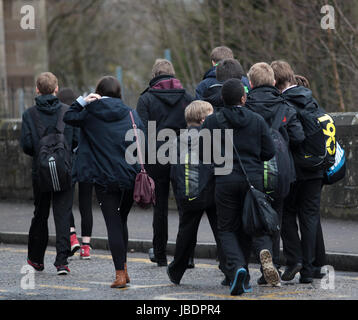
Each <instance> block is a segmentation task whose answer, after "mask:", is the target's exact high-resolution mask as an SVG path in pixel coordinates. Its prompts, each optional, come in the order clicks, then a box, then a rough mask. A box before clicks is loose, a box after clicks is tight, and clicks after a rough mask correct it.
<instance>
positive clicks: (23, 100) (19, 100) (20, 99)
mask: <svg viewBox="0 0 358 320" xmlns="http://www.w3.org/2000/svg"><path fill="white" fill-rule="evenodd" d="M35 96H36V93H35V91H34V88H29V87H27V88H26V87H23V88H14V87H9V88H8V90H7V106H8V108H7V109H8V112H7V114H5V117H6V118H12V119H17V118H21V117H22V114H23V113H24V111H25V110H26V109H27V108H29V107H31V106H33V105H34V99H35Z"/></svg>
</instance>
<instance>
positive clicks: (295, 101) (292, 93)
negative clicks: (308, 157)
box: [282, 86, 324, 180]
mask: <svg viewBox="0 0 358 320" xmlns="http://www.w3.org/2000/svg"><path fill="white" fill-rule="evenodd" d="M282 96H283V98H284V99H285V101H287V102H288V103H289V104H291V105H292V106H293V107H294V108H295V109H296V110H297V111H298V112H299V110H300V109H307V108H312V109H320V110H321V111H323V109H322V108H321V107H320V106H319V105H318V102H317V101H316V99H314V98H313V96H312V91H311V90H310V89H308V88H305V87H302V86H296V87H292V88H290V89H288V90H286V91H284V92H283V93H282ZM323 112H324V111H323ZM295 167H296V173H297V180H311V179H323V170H318V171H315V172H312V171H307V170H305V169H303V168H300V167H298V166H297V165H295Z"/></svg>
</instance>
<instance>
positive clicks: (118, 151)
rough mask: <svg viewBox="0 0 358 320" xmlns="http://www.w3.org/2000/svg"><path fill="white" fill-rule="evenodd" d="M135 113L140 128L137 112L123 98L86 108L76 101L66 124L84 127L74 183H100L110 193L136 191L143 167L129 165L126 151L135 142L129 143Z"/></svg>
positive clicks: (98, 101)
mask: <svg viewBox="0 0 358 320" xmlns="http://www.w3.org/2000/svg"><path fill="white" fill-rule="evenodd" d="M130 111H132V113H133V116H134V119H135V123H136V125H137V127H138V129H140V130H143V129H144V128H143V124H142V122H141V120H140V119H139V116H138V114H137V112H136V111H135V110H132V109H131V108H130V107H128V106H126V105H125V104H124V103H123V102H122V100H121V99H115V98H105V99H101V100H97V101H94V102H92V103H91V104H89V105H87V106H86V107H85V108H83V107H82V106H81V105H80V104H79V103H78V102H75V103H74V104H73V105H72V106H71V108H70V109H69V111H67V113H66V114H65V117H64V121H65V122H66V123H67V124H69V125H72V126H75V127H80V128H81V138H80V145H79V147H78V150H77V156H76V160H75V163H74V170H73V173H74V181H78V182H87V183H92V184H99V185H101V186H102V187H104V188H105V189H107V191H117V190H118V189H132V188H133V187H134V181H135V178H136V175H137V173H138V172H139V171H140V166H139V164H133V165H131V164H128V162H127V161H126V158H125V157H126V149H127V148H128V147H129V146H130V145H132V144H133V143H134V142H133V141H125V136H126V134H127V132H128V131H129V130H131V129H132V128H133V127H132V122H131V118H130V114H129V112H130Z"/></svg>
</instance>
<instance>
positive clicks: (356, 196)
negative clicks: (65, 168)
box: [0, 113, 358, 220]
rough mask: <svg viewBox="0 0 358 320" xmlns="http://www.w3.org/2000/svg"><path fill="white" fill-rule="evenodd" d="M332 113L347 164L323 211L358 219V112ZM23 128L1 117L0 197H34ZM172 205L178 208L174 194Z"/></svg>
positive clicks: (327, 190)
mask: <svg viewBox="0 0 358 320" xmlns="http://www.w3.org/2000/svg"><path fill="white" fill-rule="evenodd" d="M333 116H334V119H335V121H336V126H337V137H338V140H339V143H340V144H341V145H342V147H343V148H344V149H345V151H346V155H347V159H348V167H347V174H346V177H345V179H344V180H342V181H341V182H339V183H337V184H335V185H333V186H325V187H324V189H323V193H322V205H321V213H322V215H323V216H325V217H335V218H344V219H353V220H358V113H344V114H339V113H337V114H333ZM20 130H21V121H20V120H2V121H1V120H0V199H14V200H30V199H31V198H32V187H31V158H30V157H28V156H25V155H24V154H23V153H22V152H21V150H20V146H19V138H20ZM170 207H171V208H172V209H175V204H174V200H173V197H171V203H170Z"/></svg>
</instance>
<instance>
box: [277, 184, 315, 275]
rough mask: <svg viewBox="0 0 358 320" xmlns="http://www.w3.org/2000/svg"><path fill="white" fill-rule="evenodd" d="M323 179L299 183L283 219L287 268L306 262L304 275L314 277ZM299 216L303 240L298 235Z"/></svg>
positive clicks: (294, 186)
mask: <svg viewBox="0 0 358 320" xmlns="http://www.w3.org/2000/svg"><path fill="white" fill-rule="evenodd" d="M321 186H322V179H314V180H306V181H298V182H296V183H294V184H293V185H292V188H291V191H290V194H289V195H288V197H287V198H286V199H285V205H284V213H283V217H282V232H281V234H282V241H283V251H284V255H285V258H286V260H287V265H294V264H296V263H302V264H303V268H302V270H301V275H302V276H303V277H312V276H313V262H314V260H315V256H316V245H317V241H316V240H317V231H318V230H319V229H318V228H319V224H320V200H321ZM297 217H298V221H299V226H300V233H301V238H300V237H299V234H298V226H297V222H296V219H297Z"/></svg>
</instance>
